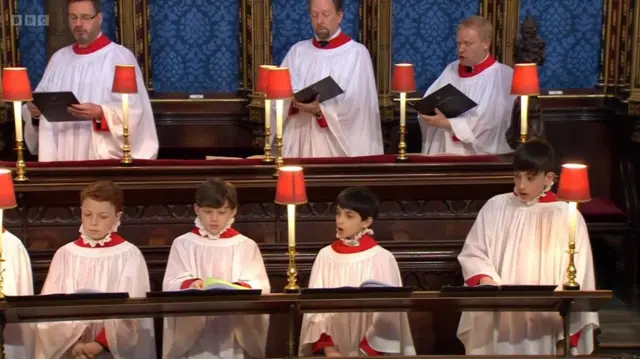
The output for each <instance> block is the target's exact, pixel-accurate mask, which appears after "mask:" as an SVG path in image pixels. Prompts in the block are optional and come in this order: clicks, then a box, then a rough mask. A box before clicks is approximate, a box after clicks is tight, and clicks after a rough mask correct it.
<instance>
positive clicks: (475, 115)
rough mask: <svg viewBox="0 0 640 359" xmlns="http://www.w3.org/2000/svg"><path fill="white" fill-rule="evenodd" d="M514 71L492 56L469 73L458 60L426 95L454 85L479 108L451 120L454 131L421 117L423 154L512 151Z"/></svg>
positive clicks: (448, 67) (471, 153) (444, 72)
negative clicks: (508, 136) (507, 135)
mask: <svg viewBox="0 0 640 359" xmlns="http://www.w3.org/2000/svg"><path fill="white" fill-rule="evenodd" d="M512 77H513V69H512V68H511V67H509V66H507V65H504V64H501V63H499V62H497V61H496V60H495V59H494V58H493V57H492V56H491V55H489V56H488V57H487V58H486V59H485V60H484V61H483V62H482V63H480V64H478V65H476V66H475V67H473V68H472V69H471V71H469V69H467V68H466V67H465V66H462V65H461V64H460V60H456V61H454V62H452V63H450V64H449V65H447V67H446V68H445V69H444V71H443V72H442V74H440V77H438V79H437V80H436V81H435V82H434V83H433V84H432V85H431V86H430V87H429V89H428V90H427V92H425V95H424V97H426V96H428V95H429V94H431V93H433V92H435V91H437V90H439V89H440V88H441V87H444V86H445V85H447V84H452V85H453V86H455V87H456V88H457V89H458V90H460V91H461V92H462V93H464V94H465V95H467V97H469V98H470V99H472V100H473V101H474V102H475V103H476V104H478V106H476V107H474V108H473V109H471V110H469V111H467V112H465V113H464V114H462V115H460V116H459V117H456V118H450V119H449V122H450V123H451V130H448V129H442V128H438V127H433V126H429V125H428V124H426V123H425V122H424V120H422V119H421V118H420V116H418V122H419V123H420V128H421V129H422V153H424V154H428V155H438V154H453V155H485V154H503V153H509V152H512V150H511V148H510V147H509V145H508V144H507V140H506V138H505V133H506V131H507V129H508V128H509V125H510V123H511V110H512V109H513V105H514V101H515V97H514V96H513V95H511V79H512Z"/></svg>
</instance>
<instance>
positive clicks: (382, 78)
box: [360, 0, 393, 123]
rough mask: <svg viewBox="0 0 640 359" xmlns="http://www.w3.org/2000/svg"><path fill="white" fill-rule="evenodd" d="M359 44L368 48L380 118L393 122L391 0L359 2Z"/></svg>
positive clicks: (383, 120)
mask: <svg viewBox="0 0 640 359" xmlns="http://www.w3.org/2000/svg"><path fill="white" fill-rule="evenodd" d="M360 6H361V7H360V41H361V42H362V43H363V44H364V45H365V46H366V47H367V49H369V52H370V53H371V60H372V62H373V71H374V73H375V77H376V84H377V87H378V101H379V105H380V119H381V120H382V122H383V123H384V122H390V121H393V101H392V97H391V69H392V67H393V63H392V61H393V60H392V55H393V54H392V51H391V50H392V47H391V45H392V32H391V25H392V21H393V2H392V0H364V1H361V2H360Z"/></svg>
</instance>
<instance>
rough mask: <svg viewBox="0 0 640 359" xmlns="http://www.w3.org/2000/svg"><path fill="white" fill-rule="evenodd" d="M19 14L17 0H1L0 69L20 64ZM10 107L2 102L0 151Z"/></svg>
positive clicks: (0, 106) (0, 150)
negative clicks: (17, 19) (17, 17)
mask: <svg viewBox="0 0 640 359" xmlns="http://www.w3.org/2000/svg"><path fill="white" fill-rule="evenodd" d="M17 14H18V2H17V0H0V17H1V18H0V31H1V35H2V41H0V69H1V68H5V67H10V66H18V65H19V64H20V54H19V52H18V26H14V25H13V21H14V15H17ZM0 76H1V75H0ZM0 95H2V88H0ZM8 109H9V107H8V106H7V104H5V103H4V102H2V104H0V152H2V150H3V148H4V147H5V143H6V140H8V138H7V137H8V133H7V131H6V129H7V127H8V124H7V111H8ZM5 135H7V136H5Z"/></svg>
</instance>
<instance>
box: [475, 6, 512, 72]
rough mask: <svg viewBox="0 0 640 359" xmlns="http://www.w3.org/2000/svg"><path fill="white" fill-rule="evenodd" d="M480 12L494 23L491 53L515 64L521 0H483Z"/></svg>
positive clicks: (504, 61) (501, 60) (501, 59)
mask: <svg viewBox="0 0 640 359" xmlns="http://www.w3.org/2000/svg"><path fill="white" fill-rule="evenodd" d="M480 14H481V15H482V16H483V17H485V18H486V19H487V20H489V21H491V24H492V25H493V33H494V38H493V41H492V42H491V54H492V55H493V56H494V57H495V58H496V60H498V61H500V62H502V63H503V64H505V65H509V66H513V65H514V64H515V57H514V56H515V44H516V40H517V37H518V26H519V23H520V0H481V1H480Z"/></svg>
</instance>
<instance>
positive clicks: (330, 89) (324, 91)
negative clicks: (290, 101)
mask: <svg viewBox="0 0 640 359" xmlns="http://www.w3.org/2000/svg"><path fill="white" fill-rule="evenodd" d="M342 93H344V91H343V90H342V88H341V87H340V85H338V84H337V83H336V81H335V80H334V79H333V77H331V76H327V77H325V78H323V79H322V80H320V81H318V82H316V83H314V84H313V85H311V86H308V87H305V88H303V89H302V90H300V91H298V92H296V93H295V94H294V95H293V96H294V97H295V99H296V101H298V102H301V103H311V102H313V100H315V98H316V96H318V102H324V101H326V100H331V99H332V98H334V97H336V96H338V95H341V94H342Z"/></svg>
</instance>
